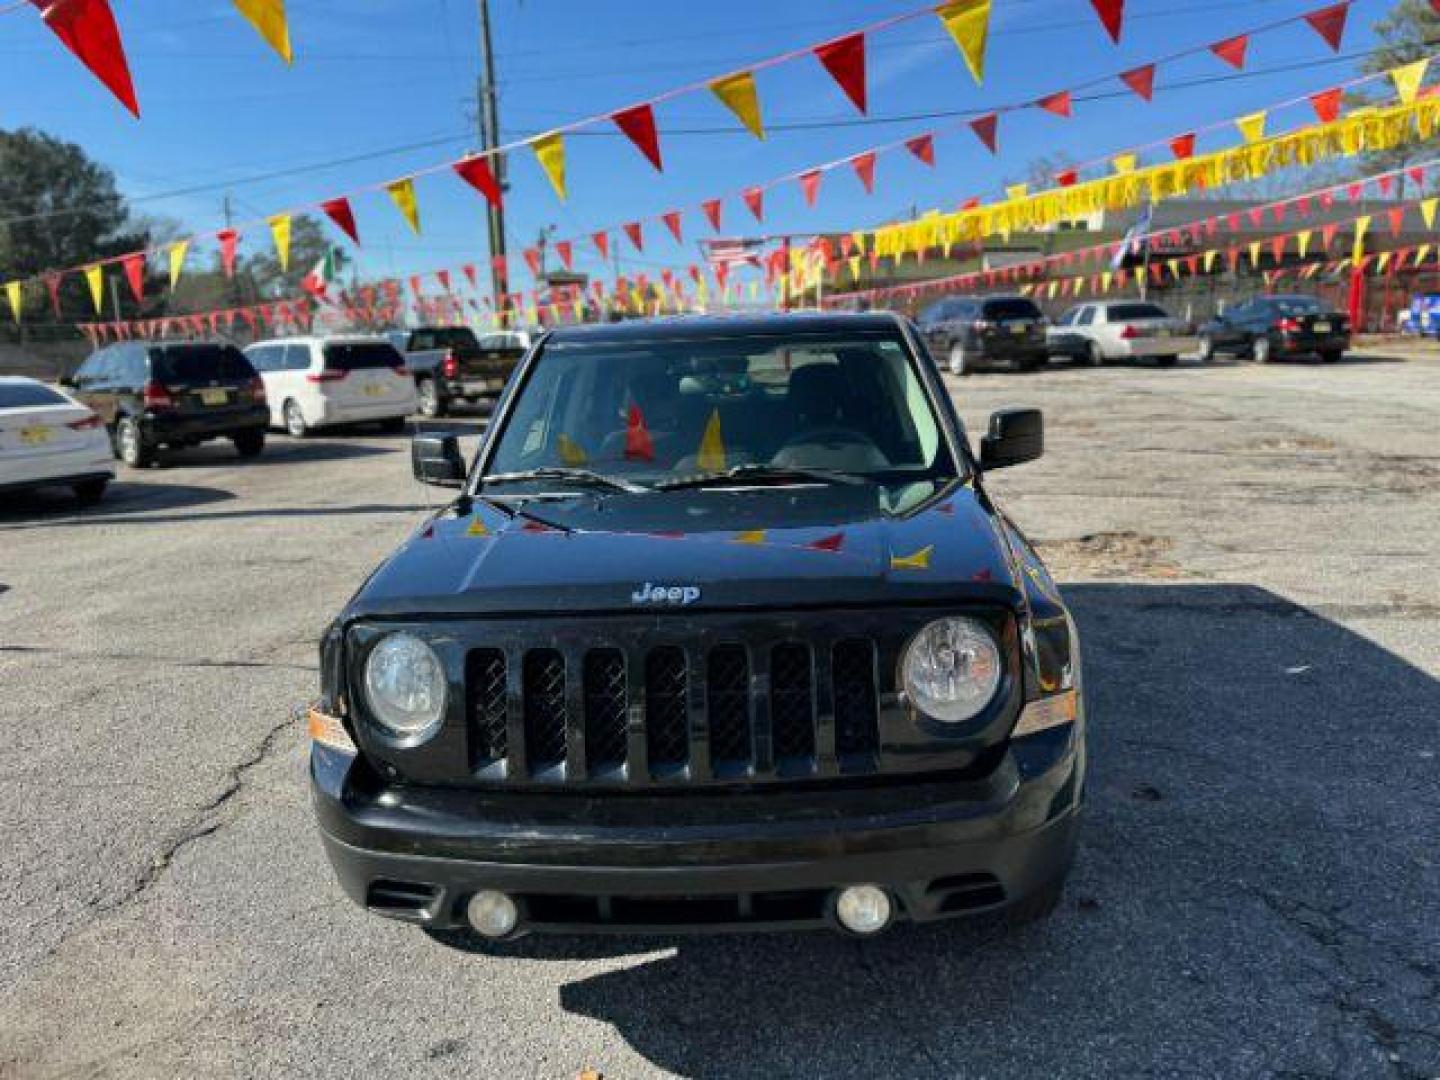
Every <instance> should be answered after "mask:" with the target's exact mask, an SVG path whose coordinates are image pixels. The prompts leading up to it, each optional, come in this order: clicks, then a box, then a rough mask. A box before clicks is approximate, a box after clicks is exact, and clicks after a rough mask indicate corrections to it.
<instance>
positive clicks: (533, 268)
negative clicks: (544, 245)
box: [521, 247, 540, 278]
mask: <svg viewBox="0 0 1440 1080" xmlns="http://www.w3.org/2000/svg"><path fill="white" fill-rule="evenodd" d="M521 254H523V255H524V256H525V265H526V266H528V267H529V268H530V275H531V276H532V277H537V278H538V277H539V276H540V249H539V248H533V247H532V248H526V249H525V250H524V251H523V252H522V253H521Z"/></svg>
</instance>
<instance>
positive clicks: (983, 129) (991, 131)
mask: <svg viewBox="0 0 1440 1080" xmlns="http://www.w3.org/2000/svg"><path fill="white" fill-rule="evenodd" d="M999 123H1000V114H999V113H993V112H992V113H986V114H985V115H984V116H977V117H976V118H975V119H974V120H971V121H970V130H971V131H973V132H975V136H976V138H978V139H979V140H980V141H981V142H982V143H984V144H985V148H986V149H987V150H989V151H990V152H991V153H992V154H993V153H995V152H996V140H995V136H996V128H997V126H998V125H999Z"/></svg>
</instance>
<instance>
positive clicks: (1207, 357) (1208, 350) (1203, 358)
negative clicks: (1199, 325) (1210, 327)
mask: <svg viewBox="0 0 1440 1080" xmlns="http://www.w3.org/2000/svg"><path fill="white" fill-rule="evenodd" d="M1195 355H1196V356H1197V357H1199V359H1200V363H1202V364H1208V363H1210V361H1212V360H1214V359H1215V341H1214V339H1213V338H1210V337H1202V338H1201V339H1200V347H1199V348H1198V349H1196V350H1195Z"/></svg>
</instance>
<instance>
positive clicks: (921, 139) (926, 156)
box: [905, 135, 935, 168]
mask: <svg viewBox="0 0 1440 1080" xmlns="http://www.w3.org/2000/svg"><path fill="white" fill-rule="evenodd" d="M905 149H906V150H909V151H910V153H912V154H914V155H915V156H916V157H917V158H919V159H920V160H921V161H923V162H924V163H925V164H926V165H929V166H931V167H932V168H933V167H934V166H935V136H933V135H917V136H916V137H915V138H913V139H906V140H905Z"/></svg>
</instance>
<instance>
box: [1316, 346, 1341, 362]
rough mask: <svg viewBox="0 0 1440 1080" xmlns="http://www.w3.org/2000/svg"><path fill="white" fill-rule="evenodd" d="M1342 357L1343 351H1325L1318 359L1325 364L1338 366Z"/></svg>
mask: <svg viewBox="0 0 1440 1080" xmlns="http://www.w3.org/2000/svg"><path fill="white" fill-rule="evenodd" d="M1344 355H1345V350H1344V349H1326V350H1325V351H1324V352H1322V353H1321V354H1320V359H1321V360H1322V361H1323V362H1325V363H1327V364H1338V363H1339V362H1340V358H1341V357H1342V356H1344Z"/></svg>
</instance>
